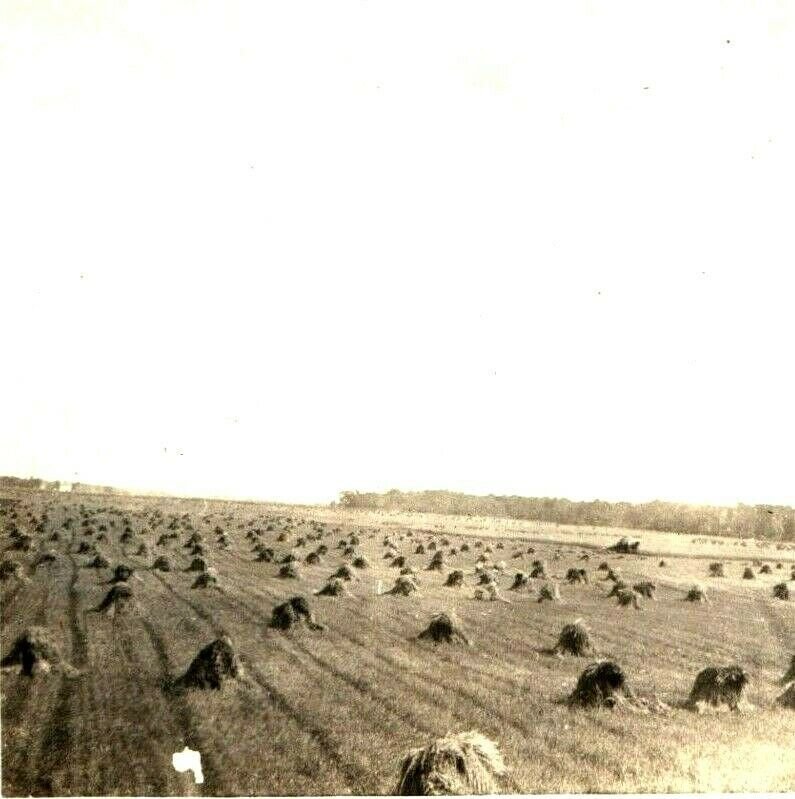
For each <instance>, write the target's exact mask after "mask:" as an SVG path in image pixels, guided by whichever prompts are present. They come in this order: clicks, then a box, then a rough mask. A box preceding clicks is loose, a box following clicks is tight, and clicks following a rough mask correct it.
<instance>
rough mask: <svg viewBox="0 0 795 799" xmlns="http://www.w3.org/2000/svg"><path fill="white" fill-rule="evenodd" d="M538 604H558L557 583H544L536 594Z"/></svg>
mask: <svg viewBox="0 0 795 799" xmlns="http://www.w3.org/2000/svg"><path fill="white" fill-rule="evenodd" d="M538 601H539V602H560V588H558V584H557V583H551V582H550V583H545V584H544V585H542V586H541V590H540V591H539V592H538Z"/></svg>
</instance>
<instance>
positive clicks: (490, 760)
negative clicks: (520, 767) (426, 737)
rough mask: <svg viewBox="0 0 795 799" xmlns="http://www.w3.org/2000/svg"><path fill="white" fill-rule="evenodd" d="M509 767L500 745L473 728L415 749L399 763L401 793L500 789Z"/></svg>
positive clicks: (398, 792) (398, 791)
mask: <svg viewBox="0 0 795 799" xmlns="http://www.w3.org/2000/svg"><path fill="white" fill-rule="evenodd" d="M506 771H507V769H506V767H505V763H504V762H503V760H502V755H501V754H500V751H499V749H498V747H497V745H496V744H495V743H494V742H493V741H491V740H489V739H488V738H486V737H485V736H483V735H481V734H480V733H479V732H475V731H474V730H472V731H470V732H462V733H458V734H456V735H446V736H445V737H444V738H439V739H437V740H436V741H434V742H433V743H431V744H429V745H428V746H426V747H423V748H420V749H412V750H411V751H410V752H409V753H408V754H407V755H406V757H405V758H404V760H403V763H402V765H401V767H400V775H399V777H398V781H397V785H396V786H395V788H394V789H393V791H392V793H393V794H395V795H398V796H449V795H465V794H485V793H497V792H498V791H499V783H498V778H499V777H501V776H503V775H504V774H505V773H506Z"/></svg>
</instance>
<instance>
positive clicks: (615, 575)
mask: <svg viewBox="0 0 795 799" xmlns="http://www.w3.org/2000/svg"><path fill="white" fill-rule="evenodd" d="M603 580H610V581H612V582H614V583H620V582H622V579H621V573H620V572H619V571H616V570H614V569H608V570H607V573H606V574H605V576H604V578H603Z"/></svg>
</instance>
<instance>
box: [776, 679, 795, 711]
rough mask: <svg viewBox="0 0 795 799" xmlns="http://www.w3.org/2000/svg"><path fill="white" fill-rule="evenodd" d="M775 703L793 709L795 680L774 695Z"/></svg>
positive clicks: (794, 706) (794, 708) (794, 707)
mask: <svg viewBox="0 0 795 799" xmlns="http://www.w3.org/2000/svg"><path fill="white" fill-rule="evenodd" d="M776 704H777V705H781V706H782V707H785V708H788V709H789V710H795V682H791V683H790V684H789V685H788V686H787V687H786V688H785V689H784V692H783V693H782V694H781V695H780V696H778V697H776Z"/></svg>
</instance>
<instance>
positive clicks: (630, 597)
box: [616, 588, 640, 610]
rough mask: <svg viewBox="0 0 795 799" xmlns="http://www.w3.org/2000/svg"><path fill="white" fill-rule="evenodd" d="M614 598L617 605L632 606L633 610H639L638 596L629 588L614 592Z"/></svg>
mask: <svg viewBox="0 0 795 799" xmlns="http://www.w3.org/2000/svg"><path fill="white" fill-rule="evenodd" d="M616 598H617V599H618V605H619V607H622V608H628V607H633V608H635V610H640V596H639V595H638V594H637V593H636V592H635V591H633V590H632V589H631V588H622V589H621V590H620V591H618V592H617V593H616Z"/></svg>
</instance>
